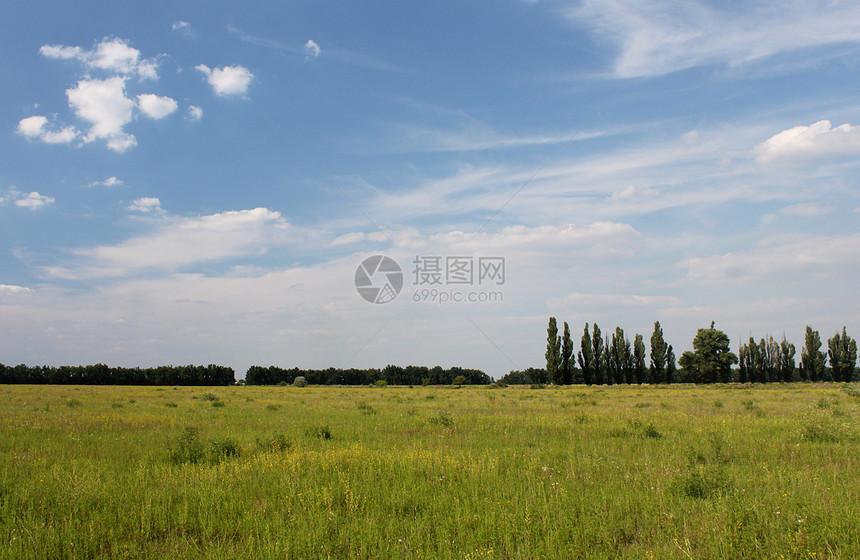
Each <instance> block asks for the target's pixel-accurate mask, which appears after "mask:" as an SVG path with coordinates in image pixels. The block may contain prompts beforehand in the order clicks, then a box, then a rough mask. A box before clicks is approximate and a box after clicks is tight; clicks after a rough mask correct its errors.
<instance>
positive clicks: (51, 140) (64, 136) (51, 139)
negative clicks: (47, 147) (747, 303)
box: [17, 115, 78, 144]
mask: <svg viewBox="0 0 860 560" xmlns="http://www.w3.org/2000/svg"><path fill="white" fill-rule="evenodd" d="M17 132H18V134H20V135H22V136H26V137H27V138H29V139H31V140H41V141H42V142H44V143H46V144H68V143H70V142H72V141H74V139H75V138H77V137H78V131H77V130H75V127H73V126H67V127H64V128H62V129H60V130H48V118H47V117H44V116H41V115H34V116H32V117H27V118H25V119H21V120H20V121H19V122H18V129H17Z"/></svg>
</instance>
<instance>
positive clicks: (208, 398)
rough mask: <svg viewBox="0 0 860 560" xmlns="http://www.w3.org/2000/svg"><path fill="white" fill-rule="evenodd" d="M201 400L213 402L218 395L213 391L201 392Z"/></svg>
mask: <svg viewBox="0 0 860 560" xmlns="http://www.w3.org/2000/svg"><path fill="white" fill-rule="evenodd" d="M203 400H206V401H213V402H214V401H217V400H218V395H216V394H215V393H203Z"/></svg>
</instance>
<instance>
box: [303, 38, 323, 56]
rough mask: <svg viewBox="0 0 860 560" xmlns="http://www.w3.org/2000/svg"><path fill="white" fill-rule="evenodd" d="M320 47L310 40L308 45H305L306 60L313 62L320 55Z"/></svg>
mask: <svg viewBox="0 0 860 560" xmlns="http://www.w3.org/2000/svg"><path fill="white" fill-rule="evenodd" d="M320 52H322V51H321V50H320V46H319V45H317V43H316V41H314V40H312V39H309V40H308V42H307V43H305V60H313V59H315V58H316V57H318V56H319V55H320Z"/></svg>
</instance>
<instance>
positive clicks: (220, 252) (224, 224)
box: [45, 199, 291, 278]
mask: <svg viewBox="0 0 860 560" xmlns="http://www.w3.org/2000/svg"><path fill="white" fill-rule="evenodd" d="M135 203H137V204H138V205H139V206H142V207H150V208H160V206H159V205H158V199H138V200H136V201H135ZM160 224H161V225H159V226H158V227H157V228H156V229H155V230H154V231H152V232H150V233H147V234H144V235H140V236H138V237H134V238H131V239H129V240H127V241H124V242H122V243H119V244H117V245H108V246H101V247H95V248H91V249H76V250H74V251H72V253H73V254H74V255H75V256H76V257H77V258H78V259H79V261H78V262H76V263H75V265H74V266H72V267H55V268H51V269H47V270H46V271H45V272H46V273H48V274H50V275H54V276H58V277H65V278H83V277H98V276H122V275H125V274H128V273H131V272H133V271H136V270H142V269H149V268H158V269H176V268H180V267H184V266H188V265H192V264H194V263H199V262H211V261H217V260H221V259H225V258H230V257H240V256H250V255H258V254H260V253H261V252H264V251H265V250H266V249H267V248H268V247H269V246H271V245H278V244H283V243H285V242H286V241H288V239H289V236H290V232H291V226H290V225H289V224H288V223H287V222H286V220H284V218H283V217H282V216H281V214H280V212H275V211H272V210H268V209H266V208H254V209H252V210H237V211H229V212H221V213H217V214H210V215H207V216H198V217H192V218H175V219H172V218H166V219H165V221H163V222H160Z"/></svg>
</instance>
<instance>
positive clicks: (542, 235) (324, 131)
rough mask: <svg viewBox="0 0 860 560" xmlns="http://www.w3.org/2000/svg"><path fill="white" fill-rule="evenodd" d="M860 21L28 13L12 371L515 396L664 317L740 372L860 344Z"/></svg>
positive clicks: (824, 11)
mask: <svg viewBox="0 0 860 560" xmlns="http://www.w3.org/2000/svg"><path fill="white" fill-rule="evenodd" d="M857 22H860V4H858V3H856V2H842V1H838V0H831V1H826V2H825V1H807V0H804V1H792V0H789V1H780V2H776V1H773V2H703V1H684V0H671V1H663V0H653V1H642V0H625V1H623V2H621V1H615V0H605V1H592V0H584V1H576V0H546V1H544V0H537V1H526V0H493V1H482V0H476V1H474V2H448V1H439V2H432V3H425V4H415V5H413V3H410V2H405V3H404V2H386V1H382V2H301V1H296V2H258V3H230V2H217V1H207V2H181V3H177V2H163V1H153V2H147V3H139V2H127V1H116V0H111V1H110V2H73V3H70V2H59V1H56V2H41V1H35V2H27V3H15V4H14V5H11V6H8V7H7V8H6V9H5V13H4V17H3V18H2V21H0V73H2V78H3V84H4V86H3V88H0V154H2V155H0V362H2V363H5V364H7V365H11V364H18V363H26V364H29V365H41V364H48V365H63V364H88V363H97V362H101V363H107V364H109V365H113V366H129V367H133V366H142V367H148V366H155V365H166V364H188V363H195V364H209V363H217V364H221V365H227V366H231V367H233V368H235V369H236V372H237V377H239V378H241V377H244V373H245V371H246V370H247V368H248V367H249V366H251V365H263V366H268V365H276V366H280V367H285V368H290V367H302V368H326V367H342V368H348V367H358V368H365V367H384V366H385V365H387V364H398V365H402V366H405V365H409V364H414V365H428V366H433V365H442V366H444V367H451V366H461V367H471V368H478V369H481V370H483V371H485V372H487V373H488V374H489V375H491V376H493V377H495V378H497V379H498V378H499V377H501V376H502V375H504V374H505V373H507V372H508V371H510V370H513V369H523V368H526V367H541V366H543V364H544V351H545V346H546V327H547V320H548V317H549V316H555V317H557V318H558V320H559V322H568V323H569V324H570V328H571V331H572V336H573V338H574V339H575V341H577V343H576V345H577V346H578V339H579V337H580V336H581V333H582V329H583V326H584V325H585V323H589V324H593V323H595V322H597V323H598V324H599V325H600V327H601V329H602V330H603V331H604V332H607V331H612V330H614V329H615V327H616V326H621V327H622V328H624V329H625V332H626V333H627V335H628V336H629V337H630V338H631V339H632V338H633V336H634V334H635V333H641V334H643V335H644V337H645V340H646V343H647V340H648V339H649V337H650V334H651V332H652V330H653V325H654V321H660V323H661V324H662V327H663V330H664V333H665V337H666V339H667V341H668V342H669V343H670V344H672V345H673V346H674V348H675V353H676V355H678V356H680V354H681V353H682V352H683V351H684V350H688V349H690V348H691V346H692V339H693V337H694V336H695V333H696V330H697V329H698V328H703V327H708V326H709V325H710V323H711V321H715V322H716V326H717V328H719V329H721V330H723V331H725V332H726V334H728V335H729V337H730V338H731V340H732V346H733V348H734V349H735V350H737V346H738V344H739V343H740V342H742V341H744V340H746V339H748V338H749V337H750V336H753V337H755V338H756V339H759V338H761V337H765V336H774V337H775V338H777V339H781V338H782V336H783V335H785V336H786V337H787V338H788V339H789V341H791V342H794V343H795V345H796V346H797V348H798V356H799V354H800V348H801V346H802V345H803V331H804V329H805V327H806V325H811V326H813V328H815V329H817V330H819V331H820V332H821V334H822V338H823V339H826V338H828V337H830V336H832V335H833V334H835V333H836V332H837V330H841V328H842V327H843V326H846V327H847V329H848V332H849V334H851V335H854V336H855V337H856V336H857V334H860V333H858V330H860V303H858V297H857V286H858V277H860V228H858V221H860V189H859V188H858V187H860V185H858V181H860V174H858V162H860V159H858V156H860V97H858V93H860V88H858V86H860V26H858V24H857ZM373 257H376V258H373ZM380 257H388V258H387V259H381V258H380ZM367 258H371V260H370V261H366V262H365V259H367ZM363 263H364V264H363ZM380 263H385V265H384V266H380ZM392 263H394V264H393V265H392ZM500 265H501V266H500ZM357 284H358V287H360V288H363V290H358V289H357ZM386 286H387V289H386Z"/></svg>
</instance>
